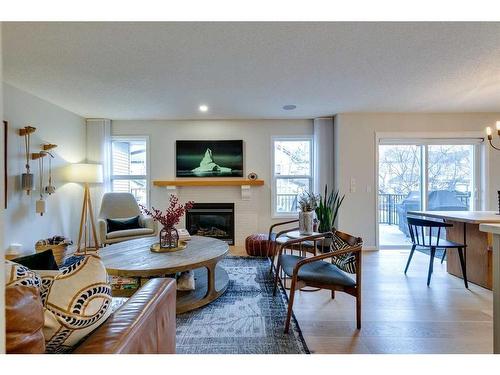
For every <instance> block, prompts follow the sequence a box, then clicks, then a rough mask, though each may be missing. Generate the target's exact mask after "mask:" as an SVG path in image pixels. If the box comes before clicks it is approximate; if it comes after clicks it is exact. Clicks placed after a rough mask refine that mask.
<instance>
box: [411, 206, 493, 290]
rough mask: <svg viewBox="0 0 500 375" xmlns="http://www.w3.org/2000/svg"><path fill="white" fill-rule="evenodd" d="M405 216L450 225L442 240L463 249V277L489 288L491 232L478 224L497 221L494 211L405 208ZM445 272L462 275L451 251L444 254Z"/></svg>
mask: <svg viewBox="0 0 500 375" xmlns="http://www.w3.org/2000/svg"><path fill="white" fill-rule="evenodd" d="M407 214H408V216H413V217H415V216H418V217H424V218H428V219H431V220H436V219H438V220H442V221H445V222H447V223H449V224H452V225H453V226H452V227H450V228H446V239H447V240H449V241H453V242H458V243H462V244H464V245H465V246H466V249H465V264H466V267H467V279H468V281H469V282H472V283H474V284H476V285H480V286H482V287H484V288H487V289H490V290H491V289H492V282H493V279H492V278H493V276H492V252H493V235H492V233H489V232H483V231H481V230H480V228H479V227H480V225H481V224H500V214H499V213H498V212H495V211H408V212H407ZM446 260H447V262H446V270H447V272H448V273H450V274H452V275H454V276H457V277H460V278H462V270H461V267H460V260H459V258H458V254H457V252H455V251H448V252H447V254H446Z"/></svg>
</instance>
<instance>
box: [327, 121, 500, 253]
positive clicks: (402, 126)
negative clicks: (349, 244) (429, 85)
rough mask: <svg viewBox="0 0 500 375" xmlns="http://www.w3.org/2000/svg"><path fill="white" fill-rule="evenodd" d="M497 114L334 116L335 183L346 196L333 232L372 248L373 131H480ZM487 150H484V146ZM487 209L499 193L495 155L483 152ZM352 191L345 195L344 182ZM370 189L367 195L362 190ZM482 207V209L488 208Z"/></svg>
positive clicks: (492, 206)
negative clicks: (486, 160)
mask: <svg viewBox="0 0 500 375" xmlns="http://www.w3.org/2000/svg"><path fill="white" fill-rule="evenodd" d="M496 120H500V113H453V114H402V113H392V114H373V113H365V114H361V113H360V114H339V115H337V116H335V160H336V161H335V166H336V170H335V184H336V186H337V188H340V190H341V191H342V192H344V193H346V199H345V201H344V205H343V207H342V209H341V212H340V215H339V228H340V229H341V230H345V231H347V232H351V233H353V234H356V235H359V236H361V237H362V238H363V240H364V243H365V245H366V246H367V247H373V246H375V245H376V240H375V233H376V211H375V209H376V207H375V205H376V203H375V202H376V187H377V184H376V175H375V165H376V161H375V150H376V145H375V134H376V133H377V132H429V133H432V132H456V133H457V134H458V135H459V134H460V132H465V131H478V132H483V131H484V128H485V126H486V125H488V124H489V125H491V126H494V124H495V121H496ZM488 147H489V146H488ZM488 153H489V173H488V174H489V184H488V186H487V188H488V187H489V194H488V197H487V198H488V199H487V201H488V207H489V209H496V208H497V205H496V202H497V200H496V191H497V190H499V189H500V173H499V167H500V152H499V151H494V150H491V149H488ZM351 178H354V179H355V180H356V192H355V193H350V192H349V184H350V179H351ZM367 187H368V190H370V189H371V192H368V191H367ZM488 207H487V208H488Z"/></svg>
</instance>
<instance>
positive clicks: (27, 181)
mask: <svg viewBox="0 0 500 375" xmlns="http://www.w3.org/2000/svg"><path fill="white" fill-rule="evenodd" d="M35 130H36V128H34V127H33V126H25V127H24V128H22V129H19V135H20V136H22V137H24V151H25V156H26V165H25V168H26V172H25V173H23V174H22V175H21V188H22V189H23V190H24V191H25V192H26V194H28V195H29V194H30V193H31V191H33V189H34V187H35V179H34V176H33V173H31V172H30V156H31V154H30V148H31V134H32V133H34V132H35Z"/></svg>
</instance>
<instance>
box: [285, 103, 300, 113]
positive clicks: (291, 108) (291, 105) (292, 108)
mask: <svg viewBox="0 0 500 375" xmlns="http://www.w3.org/2000/svg"><path fill="white" fill-rule="evenodd" d="M295 108H297V106H296V105H295V104H287V105H284V106H283V109H284V110H285V111H293V110H294V109H295Z"/></svg>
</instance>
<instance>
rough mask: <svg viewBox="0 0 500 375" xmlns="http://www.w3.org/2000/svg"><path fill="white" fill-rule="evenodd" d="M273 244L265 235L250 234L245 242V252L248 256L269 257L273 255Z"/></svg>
mask: <svg viewBox="0 0 500 375" xmlns="http://www.w3.org/2000/svg"><path fill="white" fill-rule="evenodd" d="M273 242H274V241H272V240H271V241H270V240H269V236H268V235H267V234H263V233H258V234H252V235H250V236H248V237H247V238H246V240H245V250H246V251H247V254H248V255H250V256H254V257H270V256H272V255H273V248H274V246H273Z"/></svg>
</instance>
